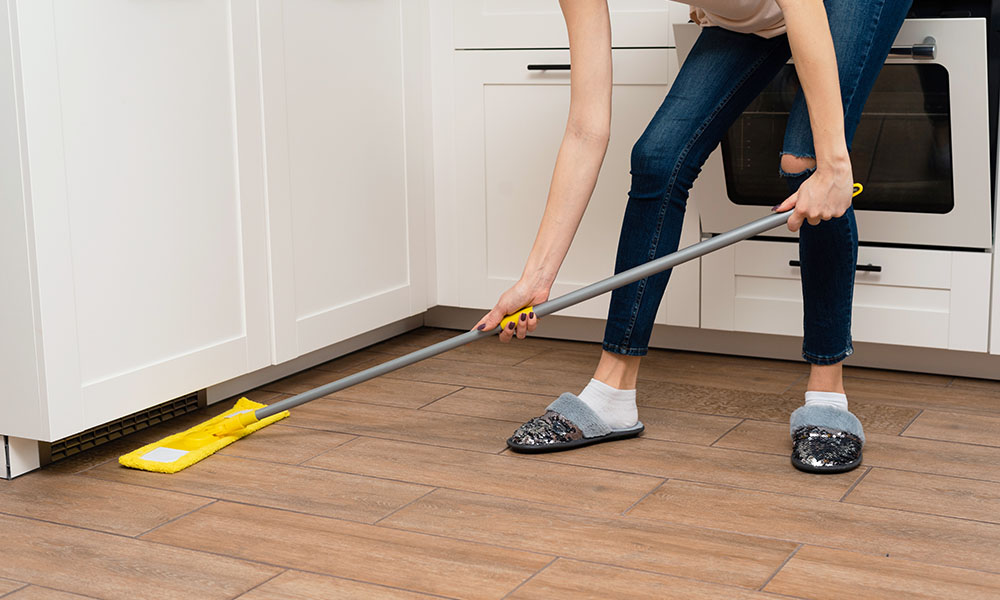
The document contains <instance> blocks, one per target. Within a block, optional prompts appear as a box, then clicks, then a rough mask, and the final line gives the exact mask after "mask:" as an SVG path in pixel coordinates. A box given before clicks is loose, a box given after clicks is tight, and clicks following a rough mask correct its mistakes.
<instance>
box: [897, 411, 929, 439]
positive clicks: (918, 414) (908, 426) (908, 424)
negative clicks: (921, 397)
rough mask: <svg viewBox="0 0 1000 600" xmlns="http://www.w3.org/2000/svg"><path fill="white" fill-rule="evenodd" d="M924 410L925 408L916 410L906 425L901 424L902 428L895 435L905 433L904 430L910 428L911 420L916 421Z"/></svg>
mask: <svg viewBox="0 0 1000 600" xmlns="http://www.w3.org/2000/svg"><path fill="white" fill-rule="evenodd" d="M924 410H926V409H923V408H921V409H920V410H918V411H917V414H915V415H913V418H912V419H910V420H909V421H908V422H907V423H906V425H903V428H902V429H901V430H900V431H899V433H897V434H896V435H898V436H902V435H903V434H904V433H906V430H907V429H909V428H910V425H913V422H914V421H916V420H917V419H919V418H920V415H922V414H924Z"/></svg>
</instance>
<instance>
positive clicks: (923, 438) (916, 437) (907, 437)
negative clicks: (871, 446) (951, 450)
mask: <svg viewBox="0 0 1000 600" xmlns="http://www.w3.org/2000/svg"><path fill="white" fill-rule="evenodd" d="M898 437H901V438H903V439H910V440H924V441H927V442H941V443H944V444H961V445H963V446H975V447H977V448H993V449H994V450H1000V446H993V445H990V444H978V443H976V442H960V441H958V440H941V439H938V438H929V437H924V436H921V435H903V434H902V433H901V434H899V436H898Z"/></svg>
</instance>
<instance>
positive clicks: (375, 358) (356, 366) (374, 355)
mask: <svg viewBox="0 0 1000 600" xmlns="http://www.w3.org/2000/svg"><path fill="white" fill-rule="evenodd" d="M393 358H395V357H394V356H393V355H391V354H385V353H383V352H375V351H372V350H370V349H368V348H365V349H362V350H358V351H356V352H351V353H350V354H345V355H344V356H341V357H338V358H335V359H333V360H329V361H327V362H325V363H320V364H318V365H316V366H315V367H313V369H316V370H318V371H328V372H331V373H340V374H342V375H347V374H348V373H356V372H358V371H362V370H364V369H367V368H368V367H374V366H375V365H378V364H381V363H384V362H387V361H390V360H392V359H393Z"/></svg>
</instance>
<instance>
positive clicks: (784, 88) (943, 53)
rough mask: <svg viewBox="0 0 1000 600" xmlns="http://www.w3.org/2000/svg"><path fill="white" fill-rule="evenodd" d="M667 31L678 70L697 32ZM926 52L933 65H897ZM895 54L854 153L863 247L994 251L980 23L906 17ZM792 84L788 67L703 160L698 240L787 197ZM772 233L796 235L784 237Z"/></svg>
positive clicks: (923, 61) (695, 192)
mask: <svg viewBox="0 0 1000 600" xmlns="http://www.w3.org/2000/svg"><path fill="white" fill-rule="evenodd" d="M674 28H675V29H674V30H675V39H676V41H677V50H678V58H679V60H681V61H683V60H684V58H685V57H686V56H687V53H688V52H689V51H690V49H691V47H692V46H693V45H694V41H695V40H696V39H697V37H698V33H699V31H700V28H699V26H698V25H695V24H683V25H675V26H674ZM927 38H933V40H928V39H927ZM931 43H933V46H934V56H933V58H929V57H915V56H899V55H900V54H903V53H905V52H907V51H909V50H910V49H911V48H913V47H914V46H918V47H920V46H921V45H922V46H923V47H922V48H920V49H922V50H927V49H928V45H930V44H931ZM893 48H894V53H893V55H890V57H889V59H887V60H886V64H885V66H884V67H883V69H882V72H881V73H880V75H879V79H878V81H877V82H876V84H875V88H874V89H873V90H872V93H871V95H870V96H869V98H868V102H867V103H866V105H865V111H864V113H863V116H862V119H861V123H860V124H859V126H858V129H857V132H856V133H855V137H854V141H853V143H852V147H851V160H852V163H853V168H854V177H855V181H858V182H860V183H862V184H863V185H864V186H865V192H864V193H863V194H862V195H861V196H859V197H858V198H856V199H855V203H854V206H855V211H856V214H857V219H858V229H859V235H860V238H861V241H862V242H870V243H888V244H907V245H919V246H938V247H953V248H990V247H992V237H993V229H992V221H993V219H992V217H993V203H992V199H991V193H990V162H989V143H990V141H989V140H990V136H989V126H990V125H989V113H988V105H987V95H988V94H987V85H988V84H987V71H986V60H987V53H986V23H985V20H984V19H907V20H906V21H905V22H904V23H903V26H902V28H901V29H900V32H899V35H898V36H897V37H896V41H895V43H894V44H893ZM915 54H916V53H915ZM797 86H798V81H797V79H796V78H795V75H794V67H793V66H792V65H788V66H786V67H785V70H784V71H783V72H782V73H781V74H779V75H778V76H777V77H775V80H774V81H773V82H771V84H770V85H769V87H768V88H767V89H766V90H765V91H764V92H763V93H762V94H761V95H760V97H758V98H757V100H755V101H754V103H753V104H752V105H751V106H750V107H748V108H747V110H746V112H745V113H744V114H743V115H742V116H741V117H740V119H739V120H738V121H737V122H736V123H735V124H734V125H733V127H732V128H731V129H730V131H729V133H728V134H727V136H726V139H725V140H724V141H723V143H722V144H721V145H720V147H719V148H717V149H716V150H715V151H714V152H713V153H712V155H711V156H710V157H709V159H708V162H707V163H706V165H705V168H704V170H703V173H702V175H701V177H699V178H698V181H697V182H696V183H695V186H694V188H693V189H692V191H691V197H692V198H693V199H695V201H696V202H698V203H699V205H698V206H699V208H700V211H701V218H702V230H703V232H704V233H706V234H714V233H721V232H723V231H727V230H729V229H733V228H734V227H737V226H739V225H741V224H743V223H746V222H748V221H751V220H753V219H757V218H759V217H761V216H764V215H767V214H769V213H770V207H771V206H773V205H775V204H777V203H778V202H780V201H781V200H783V199H784V198H785V197H787V195H788V192H787V187H786V183H785V181H784V180H783V179H782V178H781V177H780V176H779V175H778V162H779V156H778V153H779V152H780V150H781V146H782V138H783V134H784V121H785V120H787V112H788V108H789V107H790V106H791V99H792V97H794V93H795V90H796V89H797ZM768 235H774V236H783V237H795V236H796V234H793V233H791V232H789V231H788V230H787V229H785V228H781V229H778V230H775V231H773V232H770V233H769V234H768Z"/></svg>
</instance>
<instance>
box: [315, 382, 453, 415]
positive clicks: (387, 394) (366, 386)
mask: <svg viewBox="0 0 1000 600" xmlns="http://www.w3.org/2000/svg"><path fill="white" fill-rule="evenodd" d="M460 389H462V387H461V386H458V385H442V384H440V383H424V382H422V381H405V380H402V379H389V378H388V377H376V378H375V379H371V380H369V381H365V382H363V383H359V384H357V385H354V386H351V387H349V388H347V389H345V390H341V391H339V392H336V393H333V394H330V395H329V396H327V397H328V398H332V399H334V400H350V401H352V402H365V403H368V404H381V405H383V406H398V407H400V408H420V407H421V406H424V405H425V404H430V403H431V402H434V401H435V400H437V399H438V398H441V397H443V396H447V395H448V394H451V393H453V392H456V391H458V390H460Z"/></svg>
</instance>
